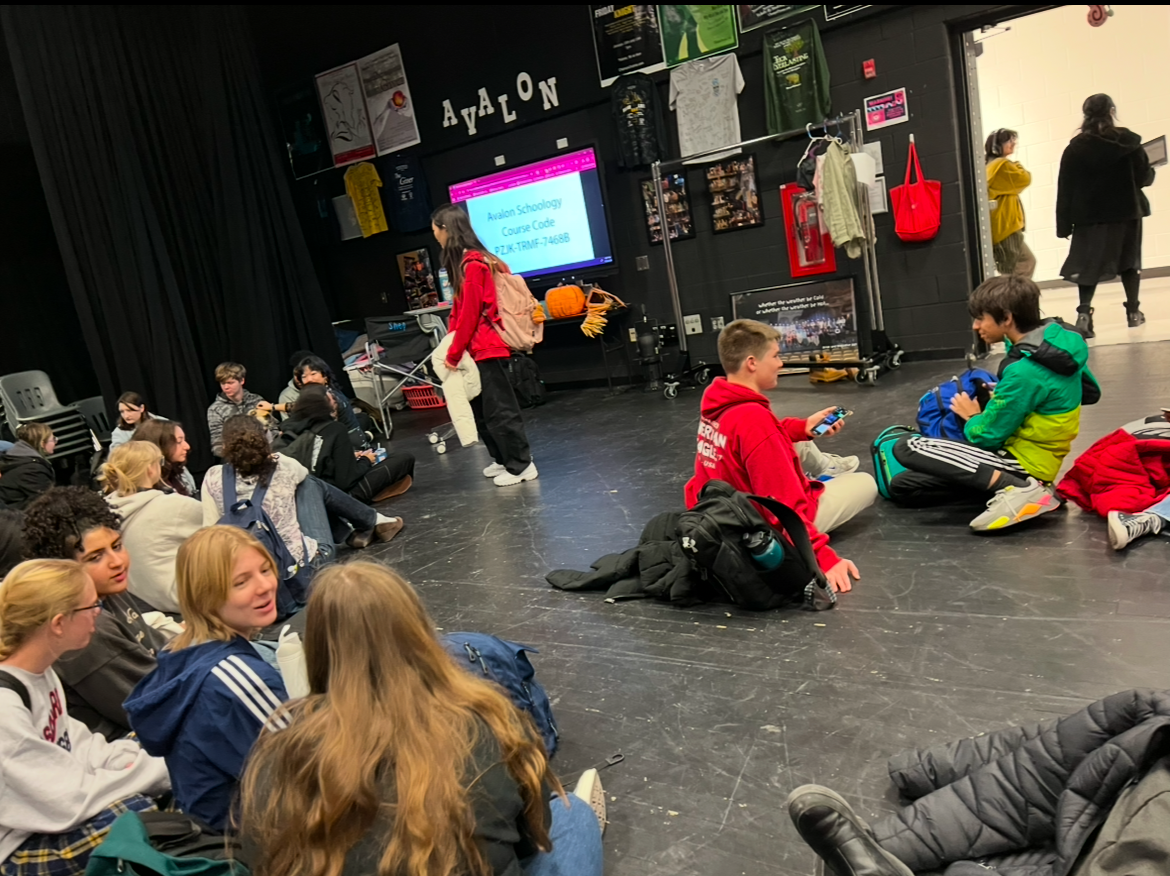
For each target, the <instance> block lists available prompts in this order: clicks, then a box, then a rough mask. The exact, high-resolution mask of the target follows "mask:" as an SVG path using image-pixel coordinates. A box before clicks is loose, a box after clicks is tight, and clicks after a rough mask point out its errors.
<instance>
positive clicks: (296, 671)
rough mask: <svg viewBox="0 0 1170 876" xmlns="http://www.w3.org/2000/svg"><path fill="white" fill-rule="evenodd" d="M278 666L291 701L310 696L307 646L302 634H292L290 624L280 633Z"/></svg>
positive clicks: (277, 652)
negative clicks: (306, 655) (302, 641)
mask: <svg viewBox="0 0 1170 876" xmlns="http://www.w3.org/2000/svg"><path fill="white" fill-rule="evenodd" d="M276 664H277V666H279V667H280V675H281V678H283V679H284V688H285V690H287V691H288V696H289V699H293V700H295V699H299V698H301V697H304V696H308V695H309V670H308V668H307V667H306V666H305V646H304V645H302V644H301V634H300V633H290V632H289V624H285V625H284V627H283V629H281V631H280V636H279V637H278V639H277V645H276Z"/></svg>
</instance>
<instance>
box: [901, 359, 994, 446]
mask: <svg viewBox="0 0 1170 876" xmlns="http://www.w3.org/2000/svg"><path fill="white" fill-rule="evenodd" d="M995 383H996V377H995V375H994V374H992V373H991V372H990V371H984V370H983V369H982V368H968V369H967V370H966V371H964V372H963V373H962V374H961V375H959V376H958V377H952V378H951V379H950V380H948V381H947V382H946V383H940V384H939V385H938V386H936V387H934V388H933V389H931V390H929V391H928V392H927V393H926V394H925V395H923V396H922V398H920V399H919V400H918V431H919V432H921V433H922V434H923V435H925V436H926V437H927V438H950V439H951V440H952V441H965V440H966V439H965V438H964V437H963V426H964V420H963V419H962V418H961V417H960V416H959V415H958V414H956V413H955V412H954V411H952V410H951V399H952V398H954V397H955V396H956V395H958V394H959V393H960V392H965V393H967V395H969V396H971V398H978V397H980V396H981V395H983V396H984V397H986V391H985V390H984V387H985V386H987V385H988V384H991V385H994V384H995Z"/></svg>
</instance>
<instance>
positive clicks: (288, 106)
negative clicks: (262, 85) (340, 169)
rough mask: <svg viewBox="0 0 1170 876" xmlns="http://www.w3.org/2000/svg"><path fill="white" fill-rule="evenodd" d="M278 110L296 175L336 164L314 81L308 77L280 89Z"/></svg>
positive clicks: (301, 175) (294, 176)
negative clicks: (308, 79)
mask: <svg viewBox="0 0 1170 876" xmlns="http://www.w3.org/2000/svg"><path fill="white" fill-rule="evenodd" d="M276 113H277V117H278V118H279V119H280V133H281V135H282V136H283V137H284V148H285V151H286V152H287V153H288V160H289V164H291V165H292V172H293V178H294V179H304V178H305V177H307V176H312V175H313V174H316V173H320V172H321V171H323V170H329V169H330V168H331V167H333V154H332V153H331V152H330V151H329V137H328V135H326V133H325V122H324V120H323V119H322V118H321V102H320V101H319V100H318V98H317V92H316V91H315V90H314V89H313V83H312V82H309V81H307V80H306V81H305V82H304V83H303V84H301V85H294V86H292V87H290V88H283V89H281V90H280V91H278V92H277V93H276Z"/></svg>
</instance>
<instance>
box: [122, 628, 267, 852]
mask: <svg viewBox="0 0 1170 876" xmlns="http://www.w3.org/2000/svg"><path fill="white" fill-rule="evenodd" d="M287 699H288V693H287V691H286V690H285V687H284V681H283V680H282V679H281V677H280V673H279V672H277V671H276V670H275V669H274V668H272V667H271V666H269V665H268V664H267V663H265V662H264V659H263V658H262V657H261V656H260V655H259V654H257V653H256V651H255V649H254V648H253V647H252V646H251V645H250V644H248V642H247V641H246V640H245V639H243V638H242V637H238V638H235V639H232V641H230V642H206V643H204V644H202V645H195V646H192V647H190V648H184V649H183V650H181V651H163V652H162V653H161V654H159V655H158V668H157V669H156V670H155V671H154V672H152V673H151V674H150V675H148V676H146V677H145V678H144V679H142V681H140V682H139V683H138V686H137V687H135V688H134V691H133V693H131V694H130V698H129V699H128V700H126V713H127V714H128V715H129V717H130V726H131V727H133V728H134V730H135V732H137V733H138V738H139V740H140V741H141V742H142V747H143V748H145V749H146V750H147V751H148V752H150V753H151V754H153V755H155V756H158V757H164V758H166V762H167V769H168V770H169V771H170V774H171V786H172V788H173V790H174V794H175V801H176V802H177V803H178V805H179V808H180V809H181V810H182V811H183V812H186V813H188V814H190V815H194V816H197V817H198V818H201V819H203V820H204V821H206V822H207V823H208V824H209V825H211V826H212V827H213V828H215V829H216V830H225V829H226V828H227V827H228V822H229V816H230V813H231V806H232V795H233V794H234V793H235V790H236V785H237V783H238V782H239V779H240V776H242V775H243V773H244V764H245V762H246V761H247V758H248V752H249V751H251V749H252V745H253V744H254V743H255V742H256V740H257V738H259V736H260V733H261V732H264V728H265V726H266V725H267V727H268V730H270V731H275V730H279V729H284V728H285V727H286V726H287V725H288V721H287V719H286V718H284V717H283V716H278V717H276V718H275V719H273V720H271V721H270V719H272V717H273V713H274V712H276V710H277V709H278V708H279V707H280V705H281V704H282V703H283V702H284V701H285V700H287Z"/></svg>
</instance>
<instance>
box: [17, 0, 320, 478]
mask: <svg viewBox="0 0 1170 876" xmlns="http://www.w3.org/2000/svg"><path fill="white" fill-rule="evenodd" d="M0 22H2V24H3V28H4V32H5V37H6V39H7V41H8V47H9V52H10V53H11V57H12V65H13V70H14V72H15V74H16V81H17V86H18V88H19V91H20V95H21V101H22V104H23V107H24V113H25V118H26V120H27V122H28V127H29V133H30V135H31V140H32V144H33V149H34V151H35V154H36V157H37V163H38V166H39V168H40V174H41V181H42V184H43V185H44V189H45V195H46V198H47V201H48V204H49V209H50V212H51V214H52V217H53V224H54V228H55V229H56V234H57V239H58V243H59V244H60V248H61V254H62V257H63V259H64V262H65V268H66V273H67V275H68V279H69V285H70V288H71V290H72V294H73V300H74V304H75V305H76V308H77V314H78V316H79V318H80V321H81V325H82V329H83V331H84V334H85V339H86V343H87V345H88V347H89V351H90V354H91V356H92V358H93V364H94V368H95V370H96V373H97V379H98V383H99V385H100V386H101V389H102V394H103V395H104V396H105V397H106V399H107V402H109V403H111V404H112V402H113V400H114V398H116V396H117V395H118V394H120V393H121V392H122V391H124V390H130V389H133V390H138V391H140V392H142V393H144V394H145V395H146V397H147V398H148V399H149V401H150V402H151V405H152V407H153V409H154V410H156V411H158V412H159V413H161V414H163V415H164V416H168V417H172V418H176V417H177V418H180V419H182V420H183V423H184V425H185V426H186V431H187V434H188V436H190V440H191V444H192V456H191V465H192V467H193V468H195V469H196V470H200V469H203V468H206V466H207V465H208V464H210V462H211V456H210V448H209V446H208V440H207V421H206V409H207V405H208V404H209V403H210V401H211V399H212V397H213V394H214V393H215V392H216V391H218V387H217V386H216V385H215V381H214V377H213V371H214V368H215V366H216V364H218V363H219V362H220V361H223V360H227V359H231V360H235V361H238V362H242V363H243V364H244V365H246V366H247V368H248V380H247V385H248V388H249V389H252V390H254V391H257V392H259V393H261V394H262V395H264V396H265V397H267V398H269V399H273V400H274V399H275V396H276V394H277V393H278V392H279V391H280V388H281V387H282V386H283V385H284V384H285V383H286V382H287V380H288V378H289V368H288V366H287V361H288V357H289V355H290V354H291V353H292V352H293V351H295V350H298V349H311V350H315V351H317V352H318V353H320V354H321V355H323V356H324V357H325V358H326V360H327V361H330V362H331V363H332V364H333V365H334V366H335V367H339V366H340V354H339V351H338V349H337V344H336V341H335V340H334V336H333V332H332V328H331V326H330V321H329V314H328V312H327V309H326V306H325V302H324V299H323V297H322V294H321V289H320V286H319V285H318V282H317V279H316V276H315V275H314V272H313V266H312V263H311V262H310V260H309V256H308V253H307V250H306V248H305V242H304V238H303V236H302V233H301V229H300V226H299V224H298V222H297V219H296V215H295V212H294V209H293V206H292V201H291V199H290V196H289V191H288V184H287V179H286V176H285V172H284V166H283V161H284V159H283V156H282V154H281V147H280V146H279V141H278V139H277V137H276V135H275V132H274V130H273V126H272V123H271V119H270V116H269V113H268V109H267V105H266V103H265V100H264V98H263V96H262V94H261V90H260V87H259V76H258V73H257V70H256V66H255V59H254V57H253V54H252V48H251V43H250V39H249V34H248V31H247V24H246V20H245V18H244V16H243V14H242V12H241V11H240V10H239V8H237V7H217V6H168V7H157V6H154V7H151V6H147V7H143V6H134V7H129V6H31V5H30V6H15V5H10V6H3V7H0ZM51 316H52V315H51V314H45V318H46V320H49V319H51Z"/></svg>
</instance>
